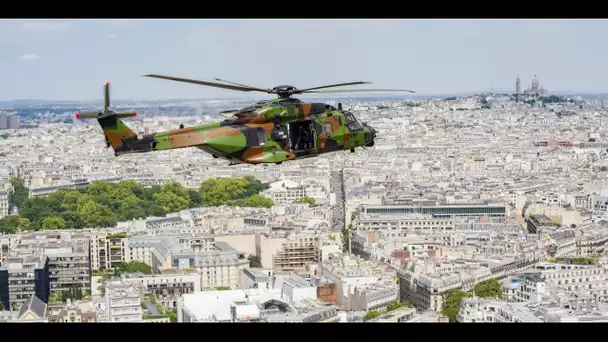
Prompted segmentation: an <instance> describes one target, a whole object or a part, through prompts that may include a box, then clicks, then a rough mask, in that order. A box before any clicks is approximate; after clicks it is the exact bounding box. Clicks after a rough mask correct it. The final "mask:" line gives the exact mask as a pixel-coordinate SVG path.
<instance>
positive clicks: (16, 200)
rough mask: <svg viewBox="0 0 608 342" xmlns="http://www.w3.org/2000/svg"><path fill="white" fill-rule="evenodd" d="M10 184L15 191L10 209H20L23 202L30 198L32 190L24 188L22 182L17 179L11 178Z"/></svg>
mask: <svg viewBox="0 0 608 342" xmlns="http://www.w3.org/2000/svg"><path fill="white" fill-rule="evenodd" d="M10 182H11V185H12V186H13V189H14V192H13V194H12V195H11V198H10V202H9V203H10V207H11V208H12V207H17V208H19V207H20V206H21V203H23V201H25V200H26V199H27V198H28V196H29V193H30V189H28V188H26V187H25V186H23V183H21V181H20V180H19V179H17V178H11V179H10Z"/></svg>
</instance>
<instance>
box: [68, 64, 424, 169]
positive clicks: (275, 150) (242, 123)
mask: <svg viewBox="0 0 608 342" xmlns="http://www.w3.org/2000/svg"><path fill="white" fill-rule="evenodd" d="M142 77H150V78H157V79H165V80H171V81H176V82H185V83H192V84H198V85H204V86H209V87H216V88H223V89H229V90H235V91H242V92H253V91H255V92H264V93H267V94H275V95H277V97H276V98H275V99H273V100H266V101H259V102H257V103H255V104H253V105H250V106H247V107H244V108H241V109H234V110H228V111H223V112H220V113H219V114H220V115H222V116H223V117H225V120H223V121H221V122H215V123H211V124H203V125H197V126H191V127H184V126H183V125H180V127H179V129H175V130H171V131H165V132H156V133H151V134H146V135H143V136H141V137H140V136H138V135H137V134H136V133H134V132H133V130H131V129H130V128H129V127H128V126H127V125H126V124H125V123H124V122H123V121H122V120H121V119H124V118H129V117H136V116H137V113H136V112H115V111H113V110H111V109H110V84H109V83H106V84H105V85H104V108H103V111H99V112H88V113H76V119H79V120H86V119H97V121H98V123H99V125H100V126H101V128H102V130H103V132H104V135H105V140H106V145H107V147H112V148H113V149H114V155H115V156H119V155H124V154H130V153H145V152H151V151H164V150H171V149H178V148H187V147H196V148H198V149H200V150H202V151H204V152H207V153H209V154H211V155H212V156H213V157H214V158H223V159H226V160H228V161H229V162H230V165H235V164H267V163H274V164H278V165H280V164H282V163H283V162H285V161H292V160H298V159H303V158H311V157H316V156H319V155H321V154H325V153H330V152H335V151H343V150H350V151H351V152H355V149H356V148H359V147H363V148H365V147H371V146H374V142H375V138H376V130H375V129H374V128H372V127H371V126H369V125H368V124H366V123H363V122H361V121H360V120H359V119H358V118H357V117H355V115H353V113H352V112H350V111H347V110H343V108H342V104H340V103H339V104H338V107H337V108H336V107H334V106H332V105H329V104H326V103H316V102H313V103H306V102H303V101H301V100H299V99H297V98H294V97H292V96H293V95H297V94H320V93H345V92H368V91H382V92H393V91H405V92H410V93H413V92H414V91H412V90H407V89H346V90H323V89H326V88H333V87H342V86H349V85H359V84H370V82H348V83H338V84H332V85H326V86H320V87H314V88H306V89H298V88H296V87H294V86H291V85H281V86H276V87H274V88H258V87H252V86H247V85H243V84H239V83H234V82H230V81H226V80H222V79H219V78H215V80H216V81H218V82H208V81H199V80H194V79H188V78H180V77H173V76H165V75H158V74H148V75H144V76H142ZM219 82H221V83H219Z"/></svg>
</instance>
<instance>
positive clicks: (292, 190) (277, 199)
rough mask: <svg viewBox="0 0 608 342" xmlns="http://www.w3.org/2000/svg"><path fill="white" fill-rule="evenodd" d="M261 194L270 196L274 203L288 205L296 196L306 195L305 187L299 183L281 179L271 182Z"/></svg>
mask: <svg viewBox="0 0 608 342" xmlns="http://www.w3.org/2000/svg"><path fill="white" fill-rule="evenodd" d="M263 195H264V196H267V197H269V198H271V199H272V200H273V201H274V203H275V205H288V204H292V203H293V201H295V200H297V199H298V198H301V197H304V196H306V189H305V188H304V187H303V186H302V185H300V183H297V182H293V181H290V180H281V181H278V182H274V183H271V184H270V187H269V188H268V189H267V190H265V191H264V193H263Z"/></svg>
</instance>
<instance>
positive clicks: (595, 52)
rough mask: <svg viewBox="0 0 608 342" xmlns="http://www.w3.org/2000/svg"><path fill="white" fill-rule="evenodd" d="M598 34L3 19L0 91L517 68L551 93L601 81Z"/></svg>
mask: <svg viewBox="0 0 608 342" xmlns="http://www.w3.org/2000/svg"><path fill="white" fill-rule="evenodd" d="M604 33H608V23H607V22H606V21H605V20H294V19H290V20H2V21H0V46H1V47H2V49H0V71H1V72H2V74H3V75H4V79H3V82H2V85H1V86H0V94H1V96H0V100H3V101H7V100H15V99H45V100H93V99H97V98H99V97H100V94H101V86H102V85H103V83H104V82H107V81H109V82H112V86H113V89H112V97H113V98H114V99H142V100H154V99H166V98H214V97H217V98H239V97H246V96H250V95H254V94H250V93H239V92H231V91H225V90H217V89H209V88H205V87H197V86H195V85H187V84H178V83H174V82H169V81H162V80H153V79H145V78H141V77H140V76H141V75H143V74H147V73H161V74H169V75H174V76H181V77H189V78H198V79H205V80H213V77H221V78H224V79H228V80H231V81H235V82H239V83H245V84H251V85H253V86H260V87H273V86H276V85H278V84H292V85H295V86H296V87H300V88H303V87H308V86H317V85H322V84H327V83H333V82H346V81H355V80H363V81H371V82H373V83H374V85H373V87H378V88H411V89H414V90H416V91H417V93H419V94H446V93H459V92H476V91H487V90H490V89H495V90H499V91H502V90H508V91H513V90H514V85H513V83H514V78H515V77H516V75H518V74H519V75H520V76H521V77H522V80H523V79H525V80H528V79H531V78H532V76H533V75H537V77H538V78H539V79H541V80H542V83H543V85H544V86H546V87H547V89H550V92H568V91H571V92H602V91H608V88H605V86H604V81H603V80H604V79H605V78H606V76H608V75H607V74H608V72H607V71H604V69H603V68H601V65H602V62H603V59H602V56H603V55H604V54H605V52H606V51H605V48H604V47H603V46H602V45H601V44H596V42H597V41H599V40H600V39H601V37H602V36H603V34H604ZM243 52H246V53H243ZM525 80H524V81H523V84H522V88H525V87H526V86H527V83H526V82H527V81H525Z"/></svg>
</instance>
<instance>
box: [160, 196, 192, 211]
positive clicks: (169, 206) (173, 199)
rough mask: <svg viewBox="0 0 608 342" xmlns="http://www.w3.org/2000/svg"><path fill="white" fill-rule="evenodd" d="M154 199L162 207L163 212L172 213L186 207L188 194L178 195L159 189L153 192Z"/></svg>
mask: <svg viewBox="0 0 608 342" xmlns="http://www.w3.org/2000/svg"><path fill="white" fill-rule="evenodd" d="M154 201H155V202H156V203H157V204H158V205H159V206H160V207H161V208H163V211H164V212H167V213H173V212H177V211H180V210H182V209H186V208H188V206H189V205H190V203H189V196H188V197H179V196H178V195H176V194H175V193H173V192H171V191H161V192H159V193H157V194H154Z"/></svg>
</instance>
